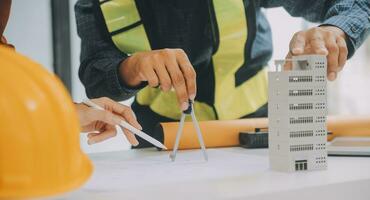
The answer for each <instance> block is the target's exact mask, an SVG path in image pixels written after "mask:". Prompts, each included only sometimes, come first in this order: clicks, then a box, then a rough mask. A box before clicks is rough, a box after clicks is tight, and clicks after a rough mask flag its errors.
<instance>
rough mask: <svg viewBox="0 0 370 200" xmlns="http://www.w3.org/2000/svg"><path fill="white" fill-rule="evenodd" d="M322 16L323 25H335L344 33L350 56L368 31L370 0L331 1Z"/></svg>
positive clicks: (369, 26) (369, 29) (369, 28)
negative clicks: (351, 0) (336, 2)
mask: <svg viewBox="0 0 370 200" xmlns="http://www.w3.org/2000/svg"><path fill="white" fill-rule="evenodd" d="M324 18H325V20H324V22H323V25H332V26H336V27H338V28H340V29H342V30H343V31H344V32H345V33H346V35H347V47H348V58H350V57H351V56H352V55H353V54H354V52H355V51H356V49H358V48H359V47H360V46H361V44H362V43H363V42H364V40H365V39H366V38H367V36H368V35H369V33H370V2H369V1H368V0H356V1H353V2H352V4H350V3H348V4H346V3H344V2H343V3H341V4H339V3H338V4H335V3H333V5H331V6H330V9H329V10H328V12H327V13H326V15H325V17H324Z"/></svg>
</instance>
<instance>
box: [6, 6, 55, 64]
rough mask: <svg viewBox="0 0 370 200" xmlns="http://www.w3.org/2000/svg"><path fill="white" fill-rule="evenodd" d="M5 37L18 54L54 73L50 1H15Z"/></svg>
mask: <svg viewBox="0 0 370 200" xmlns="http://www.w3.org/2000/svg"><path fill="white" fill-rule="evenodd" d="M35 2H37V3H35ZM4 35H5V37H6V38H7V39H8V42H9V43H11V44H13V45H14V46H15V47H16V50H17V51H18V52H20V53H22V54H24V55H27V56H28V57H31V58H33V59H34V60H36V61H37V62H39V63H41V64H42V65H43V66H45V67H46V68H47V69H49V70H50V71H52V66H53V50H52V30H51V12H50V1H49V0H32V1H27V0H13V3H12V9H11V15H10V19H9V22H8V26H7V27H6V29H5V33H4Z"/></svg>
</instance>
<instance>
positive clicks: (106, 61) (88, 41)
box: [75, 0, 139, 101]
mask: <svg viewBox="0 0 370 200" xmlns="http://www.w3.org/2000/svg"><path fill="white" fill-rule="evenodd" d="M95 12H96V9H95V8H94V4H93V0H79V1H77V3H76V5H75V14H76V23H77V32H78V35H79V37H80V38H81V55H80V61H81V64H80V68H79V78H80V80H81V82H82V84H83V85H84V86H85V90H86V94H87V96H88V97H89V98H97V97H102V96H106V97H110V98H112V99H114V100H117V101H121V100H125V99H128V98H130V97H132V96H134V95H135V94H136V92H137V91H138V89H139V88H130V87H128V86H126V85H125V84H124V83H123V81H122V80H121V78H120V75H119V67H120V64H121V63H122V62H123V61H124V60H125V59H126V58H127V57H128V56H127V54H125V53H122V52H121V51H119V50H118V49H117V48H116V47H115V46H114V44H113V42H112V41H111V39H110V38H109V35H107V34H104V31H105V29H104V27H102V26H101V24H99V23H98V19H97V15H96V13H95Z"/></svg>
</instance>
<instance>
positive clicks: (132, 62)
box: [120, 49, 197, 110]
mask: <svg viewBox="0 0 370 200" xmlns="http://www.w3.org/2000/svg"><path fill="white" fill-rule="evenodd" d="M120 74H121V77H122V79H123V81H124V82H125V83H126V84H127V85H129V86H132V87H135V86H138V85H139V84H140V83H141V82H142V81H148V84H149V86H150V87H157V86H160V88H161V89H162V90H163V91H169V90H170V89H171V88H172V87H173V88H174V89H175V92H176V96H177V99H178V103H179V105H180V107H181V109H182V110H186V109H188V107H189V103H188V100H189V99H191V100H194V99H195V96H196V91H197V89H196V73H195V70H194V68H193V66H192V64H191V63H190V61H189V59H188V56H187V55H186V53H185V52H184V51H183V50H182V49H160V50H153V51H147V52H138V53H135V54H133V55H132V56H131V57H129V58H127V59H126V60H125V61H124V62H122V63H121V67H120Z"/></svg>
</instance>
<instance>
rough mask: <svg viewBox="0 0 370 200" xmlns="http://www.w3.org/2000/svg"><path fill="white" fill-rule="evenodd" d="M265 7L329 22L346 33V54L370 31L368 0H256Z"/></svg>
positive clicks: (359, 44)
mask: <svg viewBox="0 0 370 200" xmlns="http://www.w3.org/2000/svg"><path fill="white" fill-rule="evenodd" d="M257 2H258V5H259V6H261V7H265V8H270V7H279V6H283V7H284V9H285V10H286V11H287V12H288V13H289V14H290V15H292V16H294V17H303V18H305V19H306V20H308V21H311V22H320V23H322V25H332V26H336V27H338V28H340V29H342V30H343V31H344V32H345V33H346V34H347V36H348V40H347V46H348V51H349V52H348V53H349V54H348V57H349V58H350V57H351V56H352V55H353V54H354V52H355V50H356V49H357V48H358V47H360V46H361V44H362V43H363V42H364V40H365V39H366V37H367V36H368V35H369V33H370V1H369V0H257Z"/></svg>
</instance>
